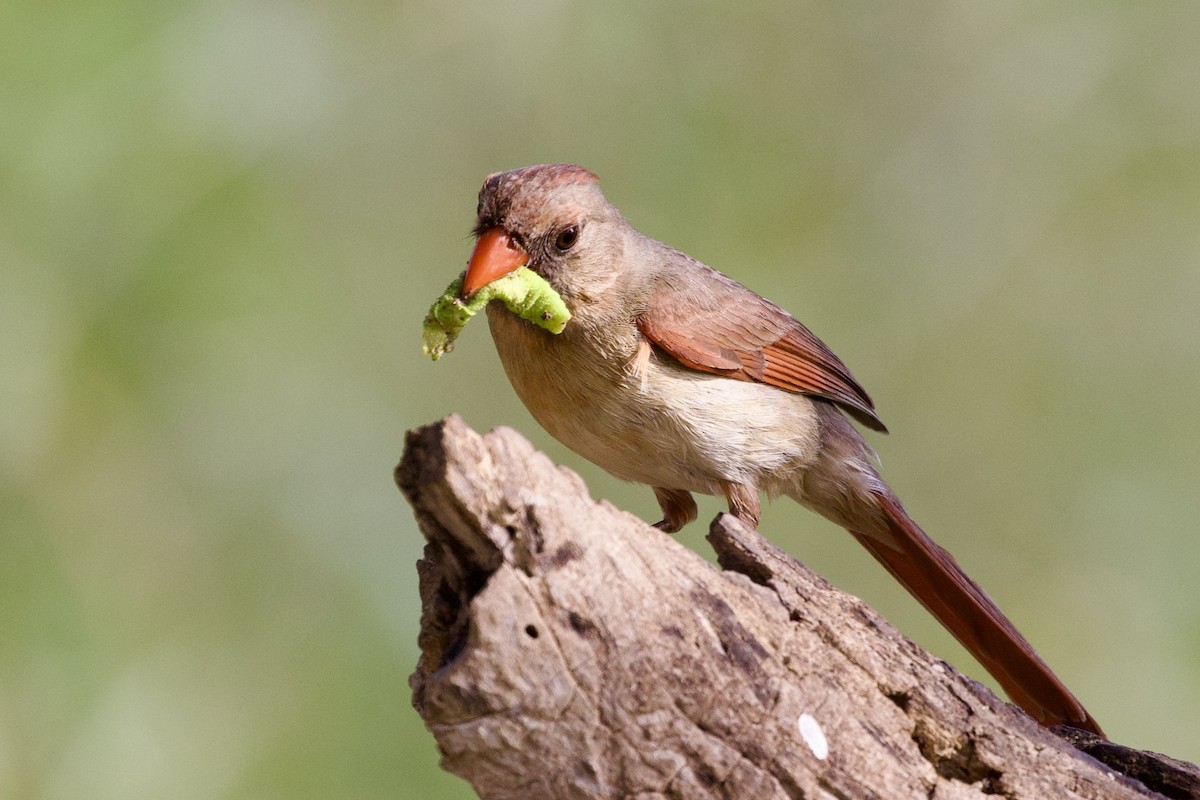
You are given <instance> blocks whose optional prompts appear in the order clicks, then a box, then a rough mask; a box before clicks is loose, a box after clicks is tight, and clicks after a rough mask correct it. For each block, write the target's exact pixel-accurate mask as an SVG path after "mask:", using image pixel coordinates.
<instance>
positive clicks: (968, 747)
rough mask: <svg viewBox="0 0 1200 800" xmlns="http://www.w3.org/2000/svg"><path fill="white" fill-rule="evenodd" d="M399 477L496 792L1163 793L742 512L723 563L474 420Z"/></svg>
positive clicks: (431, 696)
mask: <svg viewBox="0 0 1200 800" xmlns="http://www.w3.org/2000/svg"><path fill="white" fill-rule="evenodd" d="M396 480H397V483H398V484H399V486H400V488H401V489H402V490H403V492H404V493H405V495H406V496H407V497H408V499H409V501H410V502H411V503H412V505H413V508H414V510H415V512H416V516H417V520H418V522H419V524H420V526H421V530H422V531H423V533H424V535H425V537H426V539H427V541H428V544H427V545H426V549H425V557H424V559H423V560H422V561H420V562H419V563H418V567H417V569H418V575H419V580H420V592H421V599H422V603H423V612H422V619H421V633H420V646H421V652H422V655H421V658H420V661H419V663H418V665H417V669H416V671H415V672H414V673H413V675H412V677H411V678H410V684H411V686H412V691H413V704H414V706H415V707H416V709H417V711H418V712H419V713H420V714H421V716H422V718H423V719H424V720H425V722H426V724H427V725H428V727H429V729H430V730H431V731H432V732H433V734H434V736H435V738H436V739H437V743H438V747H439V748H440V750H441V753H442V765H443V766H444V768H445V769H447V770H449V771H450V772H452V773H454V774H456V775H459V776H461V777H463V778H465V779H466V780H468V781H469V782H470V783H471V785H472V786H473V787H474V789H475V791H476V792H477V793H478V794H479V795H480V796H481V797H483V798H488V799H489V800H490V799H491V798H521V800H535V799H536V798H753V799H754V800H768V799H769V798H789V799H790V800H797V798H887V799H888V800H898V799H899V798H921V800H927V798H944V799H945V800H949V799H950V798H972V797H984V796H988V795H991V796H1000V797H1004V798H1063V799H1064V800H1065V799H1068V798H1139V797H1161V796H1163V795H1159V794H1156V793H1154V792H1151V791H1150V790H1148V789H1147V788H1145V786H1144V785H1143V784H1142V783H1139V782H1137V781H1135V780H1132V779H1130V778H1128V777H1125V776H1122V775H1120V774H1118V773H1117V772H1115V771H1113V770H1112V769H1109V768H1108V767H1106V766H1104V765H1102V764H1101V763H1099V762H1098V761H1096V760H1094V759H1093V758H1091V757H1089V756H1088V755H1085V754H1084V753H1082V752H1081V751H1080V750H1077V749H1076V748H1075V747H1073V746H1072V745H1071V744H1070V743H1068V742H1067V741H1064V740H1063V739H1062V738H1059V737H1058V736H1056V735H1054V734H1053V733H1052V732H1050V731H1048V730H1046V729H1044V728H1041V727H1039V726H1038V725H1037V724H1036V723H1034V722H1033V721H1032V720H1031V719H1030V718H1028V717H1027V716H1025V715H1024V714H1023V713H1022V712H1021V711H1019V710H1017V709H1016V708H1014V707H1012V706H1009V705H1008V704H1006V703H1004V702H1002V701H1001V700H999V699H998V698H996V696H995V695H993V694H992V693H991V692H990V691H989V690H987V689H986V688H985V687H983V686H982V685H980V684H978V683H975V682H974V681H971V680H969V679H968V678H966V677H964V676H963V675H961V674H960V673H958V672H957V671H955V670H954V669H953V668H952V667H949V666H948V665H947V664H945V663H944V662H942V661H940V660H939V659H937V658H934V657H933V656H931V655H930V654H929V653H927V652H925V651H924V650H922V649H920V648H919V647H917V646H916V645H914V644H913V643H912V642H910V641H909V640H907V639H905V638H904V637H903V636H901V635H900V634H899V633H897V631H896V630H895V629H894V628H892V626H891V625H889V624H888V623H887V622H886V621H884V620H883V619H882V618H881V617H880V616H879V615H877V614H876V613H875V612H874V611H872V610H871V609H870V608H868V607H867V606H866V605H865V604H864V603H862V602H861V601H859V600H857V599H855V598H853V597H851V596H849V595H847V594H845V593H843V592H840V591H838V590H837V589H834V588H833V587H831V586H830V585H829V584H828V583H827V582H826V581H825V580H824V579H822V578H821V577H819V576H817V575H815V574H814V573H812V572H811V571H810V570H808V569H807V568H806V567H805V566H804V565H802V564H800V563H799V562H797V561H796V560H795V559H793V558H791V557H790V556H788V555H787V554H785V553H783V552H782V551H780V550H779V549H778V548H776V547H774V546H773V545H771V544H770V543H769V542H768V541H766V540H765V539H763V538H762V537H761V536H759V535H758V534H757V533H756V532H754V531H752V530H749V529H747V528H746V527H744V526H743V525H741V524H740V523H738V521H737V520H736V519H734V518H732V517H729V516H728V515H722V516H720V517H718V518H717V520H716V521H715V522H714V523H713V525H712V529H711V532H710V534H709V540H710V541H711V542H712V544H713V547H714V548H715V550H716V551H717V554H718V556H719V560H720V563H721V566H722V567H723V569H717V568H716V567H714V566H713V565H711V564H709V563H707V562H706V561H704V560H703V559H702V558H700V557H699V556H698V555H696V554H695V553H693V552H692V551H690V550H688V549H687V548H685V547H682V546H681V545H679V544H677V543H676V542H675V541H674V540H673V539H671V538H670V537H669V536H667V535H665V534H663V533H661V532H659V531H658V530H655V529H654V528H651V527H650V526H648V525H647V524H645V523H644V522H642V521H641V520H639V519H637V518H636V517H634V516H632V515H630V514H628V513H625V512H623V511H621V510H619V509H617V508H615V507H613V506H612V505H610V504H609V503H607V502H604V501H595V500H592V499H591V498H590V497H589V495H588V493H587V489H586V487H585V486H584V485H583V482H582V481H581V479H580V478H579V477H578V476H577V475H575V474H574V473H573V472H571V471H570V470H568V469H566V468H563V467H559V466H555V465H554V464H553V463H551V462H550V460H549V459H548V458H547V457H546V456H545V455H543V454H542V453H539V452H537V451H536V450H534V448H533V447H532V446H531V445H530V444H529V442H527V441H526V440H525V439H524V438H522V437H521V436H520V435H519V434H517V433H516V432H514V431H512V430H509V429H505V428H500V429H497V430H494V431H492V432H490V433H488V434H487V435H485V436H480V435H479V434H477V433H475V432H474V431H472V430H470V429H469V428H468V427H467V426H466V425H465V424H464V423H463V422H462V421H461V420H460V419H459V418H457V417H449V418H447V419H446V420H443V421H442V422H440V423H437V424H434V425H430V426H427V427H424V428H420V429H417V430H414V431H412V432H410V434H409V437H408V442H407V447H406V451H405V456H404V459H403V461H402V463H401V464H400V466H399V467H397V470H396ZM1113 747H1115V746H1113ZM1118 749H1119V750H1122V751H1125V752H1126V753H1132V752H1136V751H1128V750H1126V749H1125V748H1118ZM1143 755H1152V754H1143ZM1143 766H1144V765H1143ZM1188 766H1189V765H1182V766H1181V767H1180V768H1181V769H1183V770H1184V773H1185V774H1182V775H1174V776H1173V780H1174V781H1175V783H1169V788H1168V795H1167V796H1171V797H1176V798H1180V797H1191V796H1195V795H1190V794H1186V793H1182V792H1185V791H1187V789H1186V786H1185V788H1184V789H1179V788H1178V786H1177V784H1178V785H1184V784H1186V781H1187V776H1186V768H1187V767H1188ZM1143 777H1144V775H1143ZM1180 781H1182V782H1183V783H1179V782H1180ZM1194 785H1195V784H1193V786H1194ZM1156 788H1160V790H1161V788H1162V787H1156ZM1175 792H1179V793H1175Z"/></svg>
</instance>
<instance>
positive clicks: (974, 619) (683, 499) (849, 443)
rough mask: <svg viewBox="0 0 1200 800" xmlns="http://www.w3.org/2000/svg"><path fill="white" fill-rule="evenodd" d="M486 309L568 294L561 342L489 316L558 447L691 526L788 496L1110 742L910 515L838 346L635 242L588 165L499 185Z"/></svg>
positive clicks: (485, 267) (473, 278)
mask: <svg viewBox="0 0 1200 800" xmlns="http://www.w3.org/2000/svg"><path fill="white" fill-rule="evenodd" d="M477 214H478V221H477V224H476V227H475V234H476V236H477V237H478V242H477V244H476V245H475V251H474V252H473V253H472V255H471V260H470V264H469V266H468V268H467V273H466V277H465V279H464V283H463V294H464V295H465V296H470V295H471V294H473V293H474V292H476V291H478V290H479V289H480V288H482V287H483V286H486V285H487V284H488V283H490V282H491V281H493V280H495V279H496V278H499V277H501V276H502V275H505V274H507V273H509V272H511V271H513V270H515V269H516V268H517V267H519V266H521V265H526V266H528V267H529V269H531V270H533V271H534V272H536V273H538V274H539V275H541V276H542V277H543V278H545V279H546V281H547V282H548V283H549V284H550V285H551V286H552V287H553V288H554V289H555V290H556V291H558V293H559V294H560V295H562V298H563V300H564V301H565V302H566V304H567V307H568V308H569V309H570V311H571V314H572V318H571V320H570V322H568V323H567V326H566V329H565V330H564V331H563V332H562V333H561V334H558V335H554V334H552V333H549V332H548V331H546V330H543V329H542V328H539V327H537V326H536V325H533V324H531V323H529V322H526V321H525V320H523V319H521V318H519V317H517V316H516V315H515V314H513V313H512V312H510V311H508V310H507V309H506V308H504V306H503V305H502V304H499V303H492V304H491V305H490V306H489V307H488V322H489V324H490V327H491V331H492V337H493V339H494V340H495V342H496V350H497V352H498V353H499V354H500V360H501V361H502V362H503V364H504V370H505V372H507V373H508V378H509V380H510V381H511V382H512V385H513V388H514V389H516V391H517V394H518V395H519V396H520V397H521V400H522V401H523V402H524V403H525V405H526V407H528V409H529V411H530V413H532V414H533V416H534V418H535V419H537V421H538V422H539V423H541V425H542V426H543V427H545V428H546V430H547V431H549V432H550V433H551V434H552V435H553V436H554V437H555V438H556V439H558V440H559V441H561V442H562V443H563V444H565V445H566V446H567V447H569V448H571V449H572V450H574V451H575V452H576V453H578V454H579V455H581V456H583V457H584V458H586V459H588V460H589V461H592V462H594V463H595V464H597V465H599V466H600V467H602V468H604V469H605V470H607V471H608V472H611V473H612V474H613V475H615V476H617V477H618V478H622V479H624V480H627V481H636V482H638V483H645V484H649V485H650V486H651V487H652V488H653V490H654V494H655V497H657V498H658V502H659V505H660V506H662V511H663V519H662V520H661V521H660V522H658V523H657V527H659V528H661V529H662V530H664V531H668V532H672V533H673V532H675V531H678V530H679V529H680V528H681V527H683V526H684V525H685V524H687V523H688V522H690V521H692V520H693V519H695V518H696V504H695V502H694V501H693V500H692V496H691V492H702V493H704V494H712V495H724V496H725V498H726V500H727V501H728V503H729V510H730V511H731V512H732V513H733V514H734V515H735V516H737V517H738V518H739V519H740V520H741V521H743V522H745V523H746V524H748V525H750V526H752V527H757V524H758V519H759V492H760V491H765V492H767V494H768V495H769V496H772V497H774V496H777V495H781V494H785V495H787V496H788V497H791V498H792V499H794V500H795V501H796V502H798V503H800V504H802V505H804V506H807V507H808V508H810V509H812V510H813V511H816V512H817V513H818V514H821V515H822V516H824V517H827V518H828V519H830V520H832V521H833V522H835V523H837V524H838V525H841V526H842V527H844V528H845V529H846V530H848V531H849V532H850V534H851V535H852V536H853V537H854V538H855V539H857V540H858V541H859V542H860V543H861V544H862V545H863V546H864V547H866V548H867V549H868V550H869V551H870V552H871V554H872V555H874V556H875V557H876V558H877V559H879V561H880V562H881V563H882V564H883V565H884V567H886V568H887V570H888V571H889V572H890V573H891V574H892V575H893V576H895V577H896V578H897V579H898V580H899V581H900V582H901V583H902V584H904V586H905V587H906V588H907V589H908V590H909V591H910V592H911V593H912V594H913V596H915V597H916V598H917V600H919V601H920V602H921V603H922V604H923V605H924V606H925V607H926V608H927V609H928V610H929V611H930V612H932V613H933V614H934V616H936V617H937V618H938V619H939V620H940V621H941V622H942V624H943V625H945V626H946V628H948V629H949V630H950V632H951V633H953V634H954V636H955V637H956V638H957V639H958V640H959V641H960V642H962V643H963V645H964V646H966V648H967V649H968V650H970V651H971V653H972V654H973V655H974V656H975V657H976V658H977V659H979V661H980V663H982V664H983V665H984V666H985V667H986V668H987V670H988V671H989V672H990V673H992V675H993V676H995V678H996V680H997V681H999V682H1000V685H1001V686H1003V687H1004V690H1005V691H1006V692H1007V693H1008V695H1009V696H1010V697H1011V698H1012V699H1013V700H1014V701H1015V702H1016V703H1017V704H1018V705H1020V706H1021V707H1022V708H1024V709H1025V710H1026V711H1027V712H1029V713H1030V714H1031V715H1032V716H1034V717H1035V718H1036V719H1037V720H1038V721H1040V722H1041V723H1042V724H1045V725H1052V724H1057V723H1067V724H1069V725H1073V726H1075V727H1079V728H1086V729H1088V730H1091V731H1094V732H1096V733H1101V731H1100V727H1099V726H1098V725H1097V724H1096V722H1095V720H1093V719H1092V717H1091V716H1090V715H1089V714H1088V713H1087V711H1086V710H1085V709H1084V708H1083V706H1082V705H1081V704H1080V703H1079V701H1078V700H1076V699H1075V697H1074V696H1073V695H1072V694H1071V693H1070V692H1069V691H1068V690H1067V688H1066V687H1065V686H1064V685H1063V684H1062V682H1060V681H1059V680H1058V678H1057V677H1055V675H1054V673H1053V672H1051V671H1050V668H1049V667H1047V666H1046V664H1045V663H1044V662H1043V661H1042V660H1041V658H1039V657H1038V655H1037V653H1035V652H1034V650H1033V648H1032V647H1031V646H1030V645H1029V643H1028V642H1026V641H1025V639H1024V638H1023V637H1022V636H1021V634H1020V633H1018V632H1017V630H1016V628H1015V627H1013V625H1012V623H1011V622H1009V621H1008V620H1007V619H1006V618H1005V617H1004V615H1003V614H1002V613H1001V612H1000V609H998V608H997V607H996V605H995V603H993V602H992V600H991V599H990V598H989V597H988V596H987V595H986V594H985V593H984V592H983V590H982V589H980V588H979V587H978V586H977V585H976V584H975V583H974V581H972V580H971V579H970V578H969V577H967V575H966V574H965V573H964V572H963V571H962V569H961V568H959V566H958V564H957V563H955V561H954V558H953V557H952V556H951V555H950V554H949V553H947V552H946V551H945V550H943V549H942V548H941V547H939V546H938V545H937V544H935V543H934V542H933V541H932V540H931V539H930V538H929V537H928V536H926V535H925V533H924V532H923V531H922V530H921V529H920V528H919V527H918V526H917V524H916V523H915V522H913V521H912V520H911V519H909V517H908V515H907V514H906V513H905V511H904V508H903V507H902V506H901V505H900V501H899V500H898V499H897V498H896V496H895V495H894V494H893V493H892V491H891V489H890V488H889V487H888V485H887V484H886V483H885V482H884V480H883V478H881V477H880V475H879V472H878V471H877V470H876V466H875V465H876V459H875V457H874V452H873V451H872V450H871V447H870V446H869V445H868V444H867V443H866V442H865V441H864V440H863V438H862V436H861V435H859V433H858V431H857V430H855V428H854V427H853V425H851V424H850V422H849V420H847V419H846V417H845V416H844V414H848V415H849V416H850V417H852V418H854V420H856V421H857V422H859V423H861V424H863V425H865V426H866V427H868V428H871V429H873V430H877V431H884V432H886V429H885V428H884V426H883V423H882V422H880V420H879V417H878V416H876V414H875V407H874V404H873V403H872V402H871V398H870V397H869V396H868V395H867V393H866V392H865V391H864V390H863V389H862V387H861V386H859V385H858V382H857V381H855V379H854V377H853V376H852V375H851V374H850V371H849V370H848V369H846V367H845V365H844V364H842V362H841V361H840V360H839V359H838V357H837V356H835V355H834V354H833V353H832V352H831V351H830V350H829V348H828V347H826V346H825V345H824V344H822V343H821V341H820V340H819V339H817V337H816V336H814V335H813V334H812V333H810V332H809V330H808V329H807V328H805V327H804V326H803V325H801V324H800V323H799V322H797V321H796V320H795V319H794V318H793V317H792V316H791V315H790V314H788V313H787V312H786V311H784V310H783V309H781V308H779V307H778V306H776V305H774V304H773V303H771V302H770V301H768V300H766V299H764V298H762V297H759V296H758V295H757V294H755V293H754V292H752V291H750V290H749V289H747V288H746V287H744V286H742V285H741V284H739V283H737V282H735V281H733V280H731V279H730V278H727V277H726V276H724V275H722V274H721V273H719V272H717V271H716V270H713V269H711V268H709V267H707V266H705V265H704V264H701V263H700V262H698V261H696V260H695V259H693V258H689V257H688V256H686V255H684V254H683V253H680V252H679V251H678V250H674V249H672V248H670V247H668V246H666V245H664V244H662V243H661V242H657V241H655V240H653V239H651V238H649V237H647V236H644V235H642V234H640V233H638V232H637V231H636V230H634V229H633V228H632V227H631V226H630V225H629V223H628V222H626V221H625V218H624V217H622V216H621V214H620V212H619V211H617V209H616V208H614V207H613V206H612V204H610V203H609V202H608V200H607V199H606V198H605V197H604V195H603V194H602V193H601V191H600V187H599V185H598V182H597V178H596V176H595V175H593V174H592V173H591V172H589V171H587V170H586V169H583V168H582V167H577V166H572V165H567V164H551V165H543V166H536V167H527V168H525V169H518V170H514V171H512V172H503V173H497V174H494V175H491V176H489V177H488V178H487V180H486V181H485V182H484V184H483V189H482V190H481V191H480V193H479V207H478V209H477Z"/></svg>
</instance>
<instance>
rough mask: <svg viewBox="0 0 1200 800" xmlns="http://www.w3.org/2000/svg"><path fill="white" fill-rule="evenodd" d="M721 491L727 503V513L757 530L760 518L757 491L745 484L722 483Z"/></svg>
mask: <svg viewBox="0 0 1200 800" xmlns="http://www.w3.org/2000/svg"><path fill="white" fill-rule="evenodd" d="M721 491H722V492H723V493H724V494H725V501H726V502H727V503H729V513H730V514H733V515H734V516H735V517H737V518H738V520H739V521H740V522H742V523H744V524H746V525H748V526H749V527H751V528H755V529H757V528H758V520H759V517H761V516H762V513H761V508H762V507H761V506H760V505H759V502H758V489H756V488H755V487H753V486H750V485H749V484H745V483H722V484H721Z"/></svg>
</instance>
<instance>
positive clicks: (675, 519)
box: [651, 486, 700, 533]
mask: <svg viewBox="0 0 1200 800" xmlns="http://www.w3.org/2000/svg"><path fill="white" fill-rule="evenodd" d="M651 488H652V489H654V497H655V498H656V499H657V500H658V506H659V508H661V509H662V512H663V518H662V519H661V520H659V521H658V522H656V523H654V527H656V528H658V529H659V530H660V531H665V532H666V533H677V532H678V531H679V530H681V529H682V528H683V526H684V525H687V524H688V523H689V522H691V521H692V520H694V519H695V518H696V515H697V514H699V513H700V512H699V511H698V510H697V509H696V501H695V500H693V499H692V494H691V492H685V491H684V490H682V489H664V488H662V487H661V486H653V487H651Z"/></svg>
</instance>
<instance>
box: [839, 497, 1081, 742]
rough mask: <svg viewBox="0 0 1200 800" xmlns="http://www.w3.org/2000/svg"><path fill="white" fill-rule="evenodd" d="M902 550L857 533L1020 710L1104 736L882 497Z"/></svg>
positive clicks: (949, 562)
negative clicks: (977, 661) (998, 684)
mask: <svg viewBox="0 0 1200 800" xmlns="http://www.w3.org/2000/svg"><path fill="white" fill-rule="evenodd" d="M876 500H877V501H878V503H879V507H880V509H881V510H882V511H883V513H884V517H885V518H886V520H887V523H888V528H889V529H890V532H891V534H892V537H893V539H894V540H895V541H896V543H897V548H892V547H889V546H888V545H887V544H885V543H884V542H882V541H880V540H879V539H877V538H873V537H871V536H867V535H863V534H859V533H855V532H854V531H851V533H852V534H853V535H854V538H855V539H857V540H858V541H859V543H860V544H862V545H863V546H864V547H866V548H867V550H869V551H870V552H871V555H873V556H875V558H877V559H878V560H879V562H880V563H881V564H883V566H884V567H886V568H887V570H888V572H890V573H892V575H893V576H894V577H895V578H896V579H897V580H898V581H900V583H902V584H903V585H904V588H906V589H908V591H909V592H911V593H912V595H913V597H915V598H917V600H919V601H920V603H921V605H923V606H925V608H926V609H928V610H929V612H930V613H932V614H933V615H934V616H935V617H937V618H938V620H939V621H941V623H942V624H943V625H945V626H946V628H947V629H949V631H950V632H951V633H953V634H954V637H955V638H956V639H958V641H960V642H961V643H962V644H963V646H964V647H966V648H967V649H968V650H969V651H971V655H973V656H975V658H977V659H978V660H979V663H980V664H983V666H984V667H986V668H987V671H988V672H990V673H991V674H992V676H993V677H994V678H995V679H996V680H997V681H999V683H1000V685H1001V686H1002V687H1004V691H1005V692H1007V693H1008V696H1009V697H1011V698H1012V700H1013V702H1015V703H1016V704H1017V705H1019V706H1020V707H1021V708H1023V709H1025V711H1027V712H1028V713H1029V714H1030V715H1031V716H1033V717H1035V718H1036V719H1037V720H1038V721H1039V722H1041V723H1042V724H1043V725H1055V724H1058V723H1062V722H1065V723H1066V724H1068V725H1071V726H1074V727H1076V728H1083V729H1085V730H1089V731H1092V732H1094V733H1097V734H1099V735H1101V736H1103V735H1104V732H1103V731H1102V730H1100V726H1099V725H1097V724H1096V720H1094V719H1092V717H1091V715H1090V714H1088V712H1087V711H1086V710H1085V709H1084V707H1083V705H1082V704H1080V702H1079V701H1078V700H1076V699H1075V696H1074V695H1072V694H1071V692H1070V691H1069V690H1068V689H1067V687H1066V686H1064V685H1063V684H1062V682H1061V681H1059V679H1058V678H1057V677H1056V676H1055V675H1054V673H1053V672H1051V670H1050V668H1049V667H1048V666H1046V663H1045V662H1044V661H1042V659H1041V658H1040V657H1039V656H1038V654H1037V653H1036V652H1035V651H1034V649H1033V647H1032V645H1030V644H1029V643H1028V642H1027V641H1025V638H1024V637H1023V636H1021V634H1020V633H1019V632H1018V631H1017V629H1016V628H1015V627H1014V626H1013V624H1012V623H1011V622H1009V621H1008V618H1006V617H1005V616H1004V614H1003V613H1001V611H1000V609H999V608H997V607H996V604H995V603H994V602H992V599H991V598H990V597H988V596H987V593H985V592H984V591H983V590H982V589H980V588H979V586H978V585H977V584H976V583H975V582H974V581H972V580H971V579H970V578H969V577H968V576H967V574H966V573H964V572H963V571H962V568H961V567H959V566H958V562H956V561H955V560H954V557H953V556H951V555H950V554H949V553H947V552H946V551H945V550H943V549H942V548H941V547H939V546H938V545H937V543H936V542H934V541H933V540H931V539H930V538H929V537H928V536H926V535H925V533H924V531H922V530H921V529H920V527H918V526H917V524H916V523H915V522H913V521H912V519H910V518H909V516H908V514H907V513H905V511H904V509H903V507H901V505H900V503H899V502H898V501H897V500H896V499H895V498H893V497H890V496H887V495H883V494H877V495H876Z"/></svg>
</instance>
